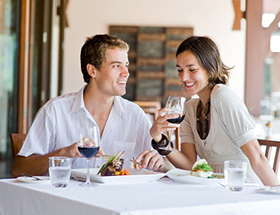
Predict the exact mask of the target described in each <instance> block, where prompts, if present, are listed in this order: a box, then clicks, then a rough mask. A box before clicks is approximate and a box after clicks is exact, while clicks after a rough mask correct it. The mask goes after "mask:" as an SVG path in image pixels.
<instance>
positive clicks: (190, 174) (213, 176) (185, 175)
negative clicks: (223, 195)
mask: <svg viewBox="0 0 280 215" xmlns="http://www.w3.org/2000/svg"><path fill="white" fill-rule="evenodd" d="M166 175H167V176H168V177H169V178H171V179H172V180H174V181H176V182H179V183H186V184H205V185H209V184H217V183H218V182H220V183H223V182H224V175H223V174H221V173H213V171H212V168H211V167H210V165H209V164H208V163H207V161H206V160H205V159H201V160H199V161H197V162H196V163H195V164H194V165H193V167H192V170H191V171H190V170H183V169H178V168H175V169H172V170H169V171H168V172H167V174H166Z"/></svg>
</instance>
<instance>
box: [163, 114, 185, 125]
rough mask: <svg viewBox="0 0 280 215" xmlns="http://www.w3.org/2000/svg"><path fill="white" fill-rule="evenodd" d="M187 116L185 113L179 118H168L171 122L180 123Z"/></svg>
mask: <svg viewBox="0 0 280 215" xmlns="http://www.w3.org/2000/svg"><path fill="white" fill-rule="evenodd" d="M184 118H185V115H182V116H179V117H178V118H174V119H168V120H167V121H168V122H170V123H175V124H180V123H181V122H182V121H183V120H184Z"/></svg>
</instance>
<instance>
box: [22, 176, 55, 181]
mask: <svg viewBox="0 0 280 215" xmlns="http://www.w3.org/2000/svg"><path fill="white" fill-rule="evenodd" d="M17 181H20V182H25V183H42V182H50V177H48V176H20V177H17Z"/></svg>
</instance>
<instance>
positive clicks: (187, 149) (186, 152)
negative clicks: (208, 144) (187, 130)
mask: <svg viewBox="0 0 280 215" xmlns="http://www.w3.org/2000/svg"><path fill="white" fill-rule="evenodd" d="M166 157H167V159H168V160H169V161H170V162H171V163H172V164H173V165H174V166H175V167H177V168H180V169H186V170H191V169H192V166H193V164H194V163H195V162H196V158H197V153H196V151H195V147H194V144H191V143H182V144H181V151H180V152H176V151H172V152H171V153H170V154H169V155H167V156H166Z"/></svg>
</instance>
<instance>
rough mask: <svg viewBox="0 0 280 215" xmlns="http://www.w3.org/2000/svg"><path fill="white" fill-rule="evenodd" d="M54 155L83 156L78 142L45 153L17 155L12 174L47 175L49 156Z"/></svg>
mask: <svg viewBox="0 0 280 215" xmlns="http://www.w3.org/2000/svg"><path fill="white" fill-rule="evenodd" d="M52 156H66V157H70V158H76V157H82V155H81V154H80V153H79V151H78V148H77V143H74V144H72V145H70V146H68V147H65V148H62V149H59V150H56V151H53V152H50V153H48V154H45V155H38V154H32V155H30V156H28V157H24V156H19V155H17V156H16V157H15V161H14V165H13V169H12V175H13V176H14V177H18V176H20V175H24V174H29V175H45V174H46V173H48V168H49V157H52Z"/></svg>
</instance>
